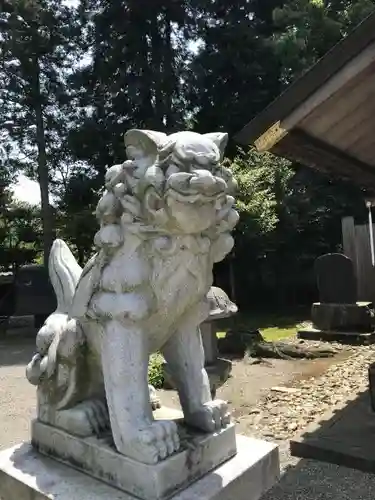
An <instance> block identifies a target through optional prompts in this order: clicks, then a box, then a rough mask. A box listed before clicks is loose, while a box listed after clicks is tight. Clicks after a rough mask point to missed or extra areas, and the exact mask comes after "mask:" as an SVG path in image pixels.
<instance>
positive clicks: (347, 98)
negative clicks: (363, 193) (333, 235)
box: [235, 11, 375, 192]
mask: <svg viewBox="0 0 375 500" xmlns="http://www.w3.org/2000/svg"><path fill="white" fill-rule="evenodd" d="M235 140H236V141H237V142H238V143H240V144H242V145H253V144H254V145H255V146H256V148H257V149H258V150H259V151H270V152H272V153H274V154H276V155H279V156H283V157H285V158H288V159H290V160H292V161H297V162H299V163H302V164H304V165H307V166H309V167H313V168H316V169H318V170H321V171H325V172H327V173H329V174H332V176H336V177H337V176H339V177H342V178H346V179H350V180H352V181H354V182H356V183H357V184H359V185H361V186H362V187H364V188H366V189H367V190H369V191H372V192H375V11H374V13H372V14H371V15H370V16H369V17H367V18H366V19H365V20H364V21H363V22H362V23H361V24H359V25H358V26H357V27H356V28H355V29H354V30H353V31H352V32H351V33H350V34H349V35H348V36H347V37H346V38H344V39H343V40H342V41H341V42H340V43H338V44H337V45H335V46H334V47H333V48H332V49H331V50H330V51H329V52H328V53H327V54H326V55H325V56H324V57H323V58H322V59H320V60H319V61H318V62H317V63H316V64H315V65H314V66H313V67H312V68H311V69H310V70H309V71H308V72H307V73H305V74H304V75H303V76H302V77H301V78H299V79H298V80H297V81H296V82H295V83H293V84H292V85H290V86H289V87H288V88H287V89H286V91H285V92H284V93H283V94H281V95H280V96H279V97H278V98H277V99H276V100H275V101H273V102H272V103H271V104H270V105H269V106H268V107H267V108H266V109H265V110H264V111H263V112H262V113H260V114H259V115H258V116H256V117H255V118H254V119H253V120H252V121H251V122H250V123H248V124H247V125H246V126H245V127H244V128H243V129H242V130H241V131H240V132H239V133H238V134H237V136H236V137H235Z"/></svg>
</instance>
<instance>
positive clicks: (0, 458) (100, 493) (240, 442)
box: [0, 436, 280, 500]
mask: <svg viewBox="0 0 375 500" xmlns="http://www.w3.org/2000/svg"><path fill="white" fill-rule="evenodd" d="M185 467H186V468H189V467H190V464H189V463H186V464H185ZM279 470H280V469H279V456H278V450H277V447H276V446H275V445H274V444H271V443H268V442H265V441H260V440H256V439H252V438H247V437H244V436H237V455H235V456H234V457H233V458H231V459H230V460H228V461H226V462H225V463H224V464H222V465H220V466H219V467H217V468H215V469H214V470H212V471H211V472H208V473H207V474H206V475H205V476H204V477H202V478H201V479H199V480H197V481H195V482H194V483H193V484H191V485H190V486H188V487H186V488H185V489H183V490H182V491H180V492H179V493H177V494H175V495H173V494H172V495H171V496H170V497H169V498H170V500H194V499H197V500H258V499H259V498H260V497H261V496H262V495H263V494H264V493H265V492H266V491H267V490H268V489H269V488H271V487H272V486H273V485H274V484H275V482H276V481H277V480H278V478H279ZM0 498H1V500H16V499H17V500H76V499H77V500H78V498H79V500H109V499H110V500H134V499H136V498H139V497H137V496H133V495H130V494H128V493H124V492H122V491H120V490H118V489H117V488H114V487H113V486H110V485H108V484H105V483H104V482H102V481H98V480H97V479H94V478H93V477H90V476H88V475H87V474H83V473H82V472H79V471H78V470H77V469H75V468H73V467H71V466H67V465H64V464H61V463H59V462H58V461H56V460H52V459H50V458H47V457H44V456H43V455H41V454H40V453H38V452H36V451H35V449H33V448H32V446H31V445H29V444H21V445H17V446H15V447H13V448H10V449H7V450H4V451H2V452H0ZM149 498H154V497H149Z"/></svg>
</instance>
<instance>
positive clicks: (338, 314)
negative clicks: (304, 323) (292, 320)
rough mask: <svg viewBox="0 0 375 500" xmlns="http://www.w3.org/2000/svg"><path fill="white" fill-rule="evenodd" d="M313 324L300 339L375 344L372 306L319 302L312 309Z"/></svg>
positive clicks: (363, 303) (302, 333)
mask: <svg viewBox="0 0 375 500" xmlns="http://www.w3.org/2000/svg"><path fill="white" fill-rule="evenodd" d="M311 320H312V323H313V324H312V327H308V328H303V329H301V330H300V331H299V332H298V337H299V338H302V339H308V340H333V341H334V340H337V341H344V342H348V341H349V342H350V341H352V342H353V341H355V342H364V343H368V342H373V340H374V336H375V335H374V334H375V331H374V310H373V305H372V303H371V302H356V303H353V304H326V303H321V302H316V303H315V304H313V305H312V308H311Z"/></svg>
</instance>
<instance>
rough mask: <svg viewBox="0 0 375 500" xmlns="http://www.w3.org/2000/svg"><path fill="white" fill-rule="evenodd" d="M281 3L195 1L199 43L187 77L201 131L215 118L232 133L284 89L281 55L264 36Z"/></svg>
mask: <svg viewBox="0 0 375 500" xmlns="http://www.w3.org/2000/svg"><path fill="white" fill-rule="evenodd" d="M279 3H280V2H275V1H271V2H263V3H262V2H259V1H256V2H254V1H248V0H237V1H235V2H233V1H232V2H228V1H227V0H209V1H197V2H196V4H197V10H198V12H199V16H198V20H199V23H198V34H197V36H198V40H199V43H198V42H197V46H198V50H197V54H196V55H195V56H194V57H192V58H191V62H190V64H189V66H188V68H187V70H188V75H187V78H186V80H187V83H188V105H189V107H190V110H191V113H192V117H193V122H194V127H195V128H196V129H197V130H198V131H203V132H207V131H209V130H212V128H213V124H215V125H214V126H215V127H216V128H219V129H225V130H226V131H228V132H229V134H230V135H232V134H234V133H236V132H238V131H239V130H240V129H241V128H242V127H243V125H244V124H245V123H246V122H247V121H248V120H249V118H250V117H252V116H254V115H255V114H256V113H258V112H259V111H261V110H262V109H263V108H264V106H265V105H266V104H268V103H269V102H270V100H272V99H273V98H274V97H276V96H277V94H278V93H279V90H280V86H279V73H280V69H279V61H278V59H277V58H276V57H275V53H274V50H273V47H272V44H271V43H269V40H268V36H265V34H268V33H271V32H272V31H270V30H269V28H270V25H272V11H273V8H274V7H275V6H276V5H278V4H279ZM265 4H267V6H266V5H265ZM261 35H262V36H261Z"/></svg>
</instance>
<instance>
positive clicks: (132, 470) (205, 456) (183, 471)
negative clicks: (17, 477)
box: [32, 420, 237, 500]
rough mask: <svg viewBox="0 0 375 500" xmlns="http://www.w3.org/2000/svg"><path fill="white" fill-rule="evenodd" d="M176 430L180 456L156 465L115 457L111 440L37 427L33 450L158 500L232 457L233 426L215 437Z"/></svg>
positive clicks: (144, 497)
mask: <svg viewBox="0 0 375 500" xmlns="http://www.w3.org/2000/svg"><path fill="white" fill-rule="evenodd" d="M176 422H179V421H178V420H177V421H176ZM177 425H178V428H179V435H180V441H181V449H180V451H179V452H178V453H175V454H173V455H171V456H170V457H168V458H166V459H165V460H162V461H161V462H158V463H157V464H155V465H148V464H144V463H141V462H138V461H136V460H132V459H131V458H128V457H126V456H124V455H121V454H120V453H117V451H116V449H115V447H114V444H113V442H112V437H111V436H110V435H109V436H105V435H104V436H101V437H100V438H97V437H90V438H85V439H83V438H78V437H75V436H72V435H70V434H67V433H66V432H64V431H62V430H60V429H57V428H54V427H51V426H49V425H45V424H43V423H41V422H38V421H34V422H33V424H32V444H33V445H34V448H35V449H36V450H38V451H40V452H41V453H43V454H45V455H47V456H49V457H52V458H55V459H57V460H59V461H61V462H63V463H65V464H67V465H71V466H73V467H74V468H76V469H78V470H80V471H82V472H85V473H86V474H89V475H91V476H93V477H95V478H97V479H101V480H102V481H104V482H106V483H108V484H109V485H110V486H114V487H116V488H118V489H120V490H123V491H125V492H127V493H130V494H132V495H134V496H136V497H138V498H141V499H142V500H163V499H165V498H168V497H170V496H171V495H172V494H173V493H175V492H177V491H179V490H180V489H182V488H185V487H187V486H188V485H189V484H190V483H191V482H192V481H195V480H196V479H198V478H200V477H202V476H203V475H204V474H207V473H208V472H209V471H211V470H212V469H214V468H216V467H218V466H219V465H221V464H222V463H223V462H226V461H227V460H228V459H230V458H232V457H233V456H234V455H235V454H236V452H237V449H236V435H235V426H234V425H233V424H231V425H229V426H228V427H226V428H225V429H222V430H220V431H218V432H217V433H214V434H202V433H198V432H195V431H192V430H190V429H188V428H187V427H185V426H184V425H183V424H182V423H178V424H177Z"/></svg>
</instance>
